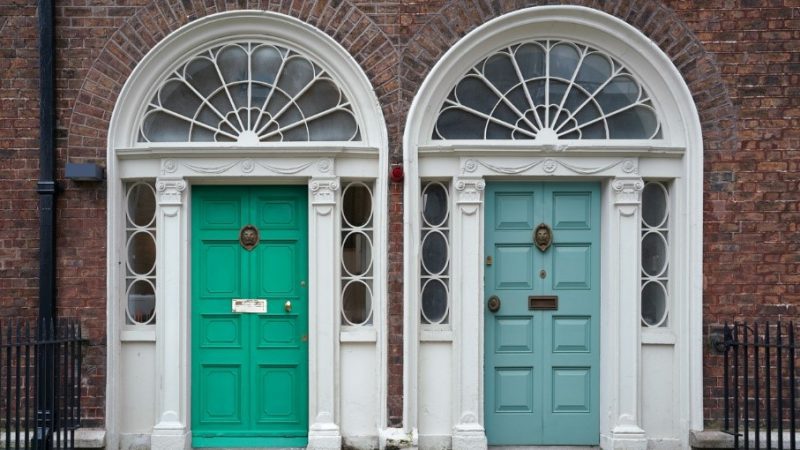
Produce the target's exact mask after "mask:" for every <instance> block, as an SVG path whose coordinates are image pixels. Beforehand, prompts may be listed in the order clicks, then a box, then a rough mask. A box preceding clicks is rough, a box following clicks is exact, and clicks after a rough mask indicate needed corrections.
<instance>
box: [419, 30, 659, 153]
mask: <svg viewBox="0 0 800 450" xmlns="http://www.w3.org/2000/svg"><path fill="white" fill-rule="evenodd" d="M432 138H433V139H541V138H546V139H547V140H553V139H660V138H661V124H660V122H659V120H658V114H657V112H656V110H655V107H654V105H653V101H652V100H651V98H650V96H649V95H648V94H647V92H646V91H645V89H644V88H643V87H642V85H641V84H640V83H639V82H638V81H637V80H636V79H635V78H634V76H633V74H631V72H630V71H628V70H627V69H626V68H625V67H624V66H622V65H621V64H620V63H619V62H617V61H616V60H614V59H613V58H611V57H610V56H608V55H606V54H605V53H603V52H600V51H599V50H596V49H594V48H591V47H589V46H587V45H583V44H578V43H574V42H568V41H560V40H538V41H530V42H524V43H521V44H516V45H512V46H509V47H505V48H502V49H500V50H498V51H497V52H495V53H494V54H492V55H490V56H489V57H487V58H485V59H483V60H482V61H480V62H478V64H476V65H475V66H473V67H472V68H471V69H470V70H469V71H467V73H466V74H464V75H463V76H462V77H461V79H459V81H458V82H457V83H456V85H455V87H453V89H452V90H451V91H450V93H449V94H448V96H447V98H446V99H445V101H444V104H443V105H442V107H441V109H440V111H439V115H438V117H437V119H436V124H435V127H434V130H433V136H432Z"/></svg>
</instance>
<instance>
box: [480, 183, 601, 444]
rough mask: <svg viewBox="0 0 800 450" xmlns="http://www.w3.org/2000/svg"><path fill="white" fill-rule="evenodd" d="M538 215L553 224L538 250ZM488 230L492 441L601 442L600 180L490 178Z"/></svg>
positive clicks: (488, 365) (487, 379)
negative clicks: (549, 299)
mask: <svg viewBox="0 0 800 450" xmlns="http://www.w3.org/2000/svg"><path fill="white" fill-rule="evenodd" d="M540 223H544V224H547V225H549V226H550V227H551V228H552V237H553V239H552V245H551V246H550V247H549V248H547V249H546V250H545V251H541V250H540V249H539V248H538V247H537V246H535V245H534V242H533V234H534V230H535V229H536V228H537V226H538V225H539V224H540ZM485 233H486V235H485V240H484V242H485V253H486V257H487V261H486V265H485V266H484V270H485V272H484V276H485V278H484V282H485V302H484V303H485V305H484V314H485V321H484V323H485V377H484V382H485V385H484V387H485V390H484V392H485V402H484V405H485V419H486V434H487V437H488V440H489V444H490V445H596V444H598V443H599V440H600V425H599V420H600V419H599V399H600V395H599V369H600V352H599V344H600V330H599V325H600V277H599V273H600V270H599V269H600V266H599V264H600V190H599V186H598V185H597V184H596V183H500V182H498V183H490V184H489V185H488V186H487V189H486V216H485ZM488 257H491V258H492V259H491V264H489V263H490V261H489V259H488ZM492 295H496V296H498V297H499V298H500V309H499V310H498V311H496V312H492V311H490V310H489V308H488V306H487V301H488V299H489V298H490V296H492ZM530 296H557V297H558V300H557V302H558V303H557V309H553V310H541V309H535V310H531V309H529V297H530Z"/></svg>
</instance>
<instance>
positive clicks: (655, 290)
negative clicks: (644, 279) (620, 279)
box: [642, 281, 667, 327]
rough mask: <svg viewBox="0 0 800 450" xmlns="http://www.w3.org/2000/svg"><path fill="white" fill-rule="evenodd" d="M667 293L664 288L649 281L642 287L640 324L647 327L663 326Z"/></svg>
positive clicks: (655, 282)
mask: <svg viewBox="0 0 800 450" xmlns="http://www.w3.org/2000/svg"><path fill="white" fill-rule="evenodd" d="M666 315H667V291H666V289H664V286H663V285H662V284H661V283H659V282H657V281H651V282H649V283H646V284H645V285H644V286H643V287H642V322H644V324H645V325H647V326H649V327H655V326H663V325H665V319H666Z"/></svg>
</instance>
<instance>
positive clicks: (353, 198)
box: [342, 183, 372, 227]
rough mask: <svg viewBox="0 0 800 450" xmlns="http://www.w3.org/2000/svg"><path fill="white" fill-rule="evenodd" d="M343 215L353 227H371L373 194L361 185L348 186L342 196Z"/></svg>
mask: <svg viewBox="0 0 800 450" xmlns="http://www.w3.org/2000/svg"><path fill="white" fill-rule="evenodd" d="M342 215H343V216H344V220H345V222H347V224H348V225H350V226H351V227H363V226H366V225H369V221H370V219H371V218H372V194H371V193H370V191H369V188H368V187H367V186H365V185H363V184H361V183H354V184H350V185H349V186H347V188H346V189H345V190H344V194H343V196H342Z"/></svg>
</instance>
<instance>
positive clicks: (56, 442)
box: [0, 320, 82, 450]
mask: <svg viewBox="0 0 800 450" xmlns="http://www.w3.org/2000/svg"><path fill="white" fill-rule="evenodd" d="M81 341H82V339H81V330H80V326H79V324H78V323H77V322H75V321H55V322H54V321H50V320H44V321H39V322H37V323H36V324H35V325H34V326H31V324H30V323H24V322H21V321H20V322H7V323H4V324H3V323H0V363H1V364H2V367H0V396H2V398H1V399H0V431H2V436H1V437H0V439H2V440H3V441H4V442H3V443H4V444H5V445H4V447H3V446H0V448H6V449H12V448H13V449H37V450H44V449H47V450H49V449H73V448H75V430H76V429H77V428H78V427H80V417H81V402H80V398H81V389H80V388H81V381H80V380H81Z"/></svg>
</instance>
